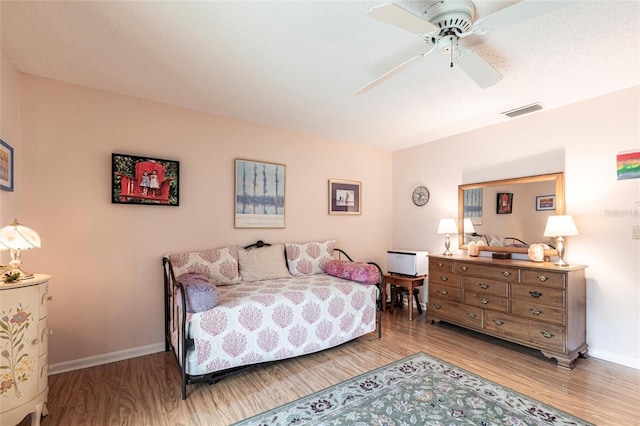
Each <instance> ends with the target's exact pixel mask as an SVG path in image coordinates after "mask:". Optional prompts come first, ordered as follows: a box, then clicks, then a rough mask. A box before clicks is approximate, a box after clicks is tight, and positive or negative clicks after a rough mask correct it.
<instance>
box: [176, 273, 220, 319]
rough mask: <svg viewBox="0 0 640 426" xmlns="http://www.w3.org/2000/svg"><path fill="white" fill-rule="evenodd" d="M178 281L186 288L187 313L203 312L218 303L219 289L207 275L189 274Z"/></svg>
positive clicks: (183, 275)
mask: <svg viewBox="0 0 640 426" xmlns="http://www.w3.org/2000/svg"><path fill="white" fill-rule="evenodd" d="M176 280H177V281H179V282H181V283H182V285H183V286H184V293H185V298H186V299H187V300H186V305H187V312H191V313H193V312H203V311H206V310H208V309H211V308H213V307H214V306H216V304H217V303H218V289H217V288H216V286H215V284H213V283H212V282H211V281H210V280H209V279H208V278H207V276H206V275H202V274H196V273H193V272H187V273H186V274H182V275H180V276H179V277H177V278H176Z"/></svg>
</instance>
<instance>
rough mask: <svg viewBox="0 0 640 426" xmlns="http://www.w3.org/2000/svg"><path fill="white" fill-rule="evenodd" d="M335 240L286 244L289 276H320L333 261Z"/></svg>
mask: <svg viewBox="0 0 640 426" xmlns="http://www.w3.org/2000/svg"><path fill="white" fill-rule="evenodd" d="M335 244H336V240H330V241H325V242H323V243H306V244H286V247H287V260H288V261H289V272H291V275H312V274H321V273H323V272H324V271H325V265H326V264H327V263H328V262H329V261H330V260H332V259H333V246H334V245H335Z"/></svg>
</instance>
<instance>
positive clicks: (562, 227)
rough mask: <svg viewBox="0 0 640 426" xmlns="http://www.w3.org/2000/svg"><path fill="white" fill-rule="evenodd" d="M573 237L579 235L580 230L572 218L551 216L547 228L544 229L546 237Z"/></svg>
mask: <svg viewBox="0 0 640 426" xmlns="http://www.w3.org/2000/svg"><path fill="white" fill-rule="evenodd" d="M571 235H578V229H577V228H576V224H575V223H574V222H573V218H572V217H571V216H569V215H563V216H549V218H548V219H547V226H546V227H545V228H544V236H545V237H567V236H571Z"/></svg>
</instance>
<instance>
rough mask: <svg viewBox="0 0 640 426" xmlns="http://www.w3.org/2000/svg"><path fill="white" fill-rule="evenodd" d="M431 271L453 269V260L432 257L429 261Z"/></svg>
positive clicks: (450, 270) (448, 270) (449, 270)
mask: <svg viewBox="0 0 640 426" xmlns="http://www.w3.org/2000/svg"><path fill="white" fill-rule="evenodd" d="M432 271H445V272H452V271H453V261H452V260H446V259H433V258H432V260H430V261H429V273H431V272H432Z"/></svg>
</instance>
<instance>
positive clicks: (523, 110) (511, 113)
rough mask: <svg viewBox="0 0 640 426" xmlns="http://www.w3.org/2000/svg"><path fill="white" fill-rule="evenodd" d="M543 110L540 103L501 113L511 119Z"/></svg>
mask: <svg viewBox="0 0 640 426" xmlns="http://www.w3.org/2000/svg"><path fill="white" fill-rule="evenodd" d="M541 109H542V105H541V104H540V103H538V102H536V103H533V104H529V105H525V106H522V107H518V108H515V109H512V110H509V111H505V112H501V114H502V115H506V116H507V117H510V118H515V117H519V116H521V115H525V114H530V113H532V112H536V111H540V110H541Z"/></svg>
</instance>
